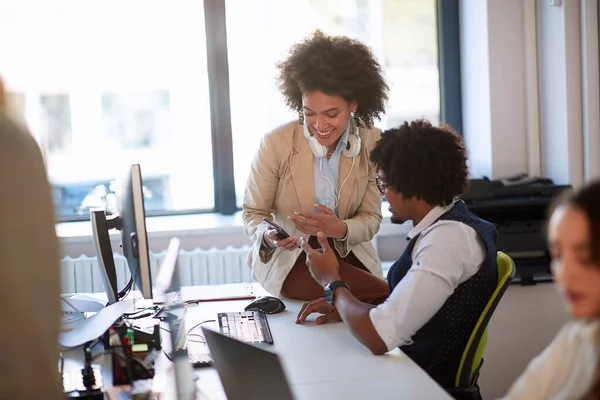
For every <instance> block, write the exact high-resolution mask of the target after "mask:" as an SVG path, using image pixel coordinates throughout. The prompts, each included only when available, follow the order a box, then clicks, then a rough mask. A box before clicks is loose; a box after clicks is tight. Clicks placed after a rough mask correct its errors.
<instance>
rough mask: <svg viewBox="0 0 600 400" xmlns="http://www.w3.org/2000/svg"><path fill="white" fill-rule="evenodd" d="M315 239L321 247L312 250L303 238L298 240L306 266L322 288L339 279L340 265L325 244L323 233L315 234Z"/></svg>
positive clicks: (326, 243)
mask: <svg viewBox="0 0 600 400" xmlns="http://www.w3.org/2000/svg"><path fill="white" fill-rule="evenodd" d="M317 239H318V240H319V244H320V245H321V248H320V249H313V248H312V247H310V245H309V244H308V242H307V241H306V240H304V238H300V243H301V244H302V250H304V251H305V252H306V265H307V266H308V270H309V271H310V274H311V275H312V277H313V278H315V280H316V281H317V283H318V284H319V285H321V286H323V287H325V286H327V285H328V284H329V283H331V282H333V281H337V280H339V279H340V273H339V269H340V264H339V263H338V260H337V257H336V256H335V253H334V252H333V249H332V248H331V247H330V246H329V243H328V242H327V237H325V234H324V233H323V232H318V233H317Z"/></svg>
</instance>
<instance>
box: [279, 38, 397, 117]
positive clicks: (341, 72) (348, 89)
mask: <svg viewBox="0 0 600 400" xmlns="http://www.w3.org/2000/svg"><path fill="white" fill-rule="evenodd" d="M277 68H278V69H279V77H278V79H277V84H278V86H279V90H280V91H281V93H282V94H283V97H284V100H285V103H286V105H287V106H288V107H289V108H290V109H291V110H293V111H295V112H297V113H298V115H302V112H303V104H302V93H303V92H313V91H315V90H319V91H322V92H323V93H325V94H328V95H337V96H341V97H342V98H344V99H345V100H346V101H349V102H351V101H356V103H357V105H358V108H357V110H356V112H355V113H354V116H355V119H356V120H357V123H358V124H359V126H360V122H361V121H362V122H363V123H364V124H366V125H367V126H369V127H370V126H372V125H373V121H374V119H377V120H380V119H381V117H380V115H381V114H382V113H384V112H385V103H386V102H387V100H388V92H389V87H388V85H387V83H386V82H385V79H384V78H383V74H382V69H381V66H380V65H379V63H378V62H377V60H376V59H375V56H374V55H373V53H372V52H371V50H370V49H369V48H368V47H367V46H366V45H364V44H363V43H361V42H360V41H358V40H353V39H350V38H348V37H345V36H329V35H326V34H324V33H323V32H321V31H318V30H317V31H316V32H315V33H313V35H312V36H310V37H308V38H307V39H304V40H303V41H302V42H300V43H297V44H295V45H293V46H292V48H291V49H290V52H289V55H288V57H287V58H286V59H285V60H284V61H282V62H280V63H278V64H277Z"/></svg>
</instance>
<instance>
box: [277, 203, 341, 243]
mask: <svg viewBox="0 0 600 400" xmlns="http://www.w3.org/2000/svg"><path fill="white" fill-rule="evenodd" d="M315 208H316V209H317V210H319V211H321V212H322V213H323V214H320V213H313V212H303V211H298V212H295V213H294V215H290V216H289V217H288V219H289V220H291V221H292V222H293V223H294V228H296V229H298V230H299V231H300V232H303V233H306V234H307V235H312V236H315V235H316V234H317V232H323V233H324V234H325V236H327V237H331V238H334V239H341V238H343V237H345V236H346V233H347V232H348V227H347V226H346V223H345V222H343V221H341V220H340V219H339V218H338V217H337V216H336V215H335V212H334V211H333V210H332V209H331V208H328V207H325V206H324V205H321V204H315Z"/></svg>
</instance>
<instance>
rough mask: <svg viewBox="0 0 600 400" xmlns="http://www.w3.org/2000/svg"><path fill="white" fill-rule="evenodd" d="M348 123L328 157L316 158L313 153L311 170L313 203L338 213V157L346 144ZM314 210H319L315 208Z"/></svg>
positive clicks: (348, 130) (348, 131) (348, 129)
mask: <svg viewBox="0 0 600 400" xmlns="http://www.w3.org/2000/svg"><path fill="white" fill-rule="evenodd" d="M349 133H350V123H348V127H346V130H345V131H344V133H343V134H342V136H341V138H340V141H339V142H338V144H337V147H336V148H335V151H334V152H333V154H332V155H331V157H329V160H328V159H327V157H322V158H317V157H315V156H314V154H313V171H314V178H315V204H322V205H324V206H326V207H329V208H331V209H332V210H333V211H334V212H335V215H338V210H337V209H338V204H337V203H338V200H337V199H338V184H339V181H340V157H341V156H342V151H343V150H344V149H345V148H346V146H347V145H348V135H349ZM315 212H319V213H320V212H321V211H318V210H317V209H315Z"/></svg>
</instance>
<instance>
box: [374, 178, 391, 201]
mask: <svg viewBox="0 0 600 400" xmlns="http://www.w3.org/2000/svg"><path fill="white" fill-rule="evenodd" d="M375 184H376V185H377V189H378V190H379V193H380V194H381V195H382V196H384V195H385V191H386V190H387V187H388V186H389V184H387V183H385V182H384V181H382V180H381V178H380V177H379V175H377V176H376V177H375Z"/></svg>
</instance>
